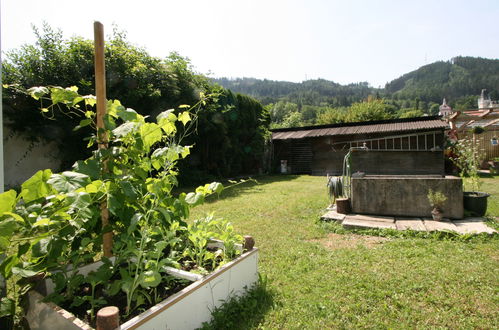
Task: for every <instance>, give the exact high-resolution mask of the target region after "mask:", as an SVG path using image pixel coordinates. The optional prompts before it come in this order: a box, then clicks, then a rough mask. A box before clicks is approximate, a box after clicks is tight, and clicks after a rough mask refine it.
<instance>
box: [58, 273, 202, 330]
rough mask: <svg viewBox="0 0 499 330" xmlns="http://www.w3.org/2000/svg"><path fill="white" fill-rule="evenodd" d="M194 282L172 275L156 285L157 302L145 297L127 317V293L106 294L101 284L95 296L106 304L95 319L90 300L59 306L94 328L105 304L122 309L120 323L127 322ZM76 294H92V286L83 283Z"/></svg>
mask: <svg viewBox="0 0 499 330" xmlns="http://www.w3.org/2000/svg"><path fill="white" fill-rule="evenodd" d="M191 283H192V282H190V281H187V280H183V279H178V278H174V277H172V278H171V280H170V281H168V282H166V283H161V284H159V285H158V286H157V287H156V290H157V292H156V295H157V296H158V297H159V299H158V300H157V302H153V301H149V300H148V299H147V298H145V297H144V304H142V305H141V306H139V307H137V308H136V309H135V310H133V311H132V312H131V313H130V314H129V315H127V316H126V317H125V310H126V305H127V300H126V294H125V293H124V292H123V291H121V290H120V291H119V292H118V293H117V294H116V295H114V296H106V294H105V292H104V290H103V286H102V285H99V286H97V287H96V289H95V297H96V299H99V297H102V298H104V299H105V300H106V304H105V305H103V306H101V307H99V308H97V309H96V310H95V311H94V319H93V320H91V318H90V309H91V304H90V302H85V303H83V304H81V305H80V306H71V303H72V302H71V301H69V300H67V301H64V302H62V303H59V306H60V307H62V308H64V309H65V310H67V311H69V312H71V313H72V314H74V315H75V316H76V317H77V318H79V319H80V320H82V321H84V322H85V323H87V324H89V325H90V326H92V327H93V328H95V326H96V324H95V319H96V315H97V311H98V310H99V309H100V308H102V307H105V306H116V307H118V308H119V310H120V323H125V322H126V321H128V320H130V319H132V318H134V317H135V316H137V315H139V314H141V313H142V312H144V311H145V310H147V309H149V308H151V307H153V306H154V305H155V304H157V303H159V302H161V301H163V300H165V299H166V298H168V297H169V296H171V295H173V294H175V293H177V292H179V291H181V290H182V289H184V288H186V287H187V286H189V285H190V284H191ZM75 295H76V296H89V295H91V287H90V285H88V284H85V285H82V286H81V287H80V288H79V289H78V290H77V293H76V294H75Z"/></svg>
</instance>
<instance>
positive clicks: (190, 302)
mask: <svg viewBox="0 0 499 330" xmlns="http://www.w3.org/2000/svg"><path fill="white" fill-rule="evenodd" d="M94 267H95V268H97V267H98V266H94ZM174 273H178V277H181V278H184V279H190V280H191V281H193V283H191V284H190V285H189V286H187V287H186V288H184V289H183V290H181V291H179V292H177V293H175V294H174V295H172V296H170V297H168V298H167V299H165V300H163V301H162V302H160V303H159V304H157V305H155V306H153V307H151V308H150V309H148V310H146V311H145V312H143V313H142V314H140V315H138V316H136V317H134V318H132V319H130V320H128V321H126V322H125V323H123V324H122V325H121V326H120V327H119V329H195V328H199V327H201V326H202V324H203V322H208V321H210V320H211V312H212V311H213V310H214V309H215V308H217V307H220V306H221V305H222V304H223V302H224V301H226V300H228V299H229V298H230V297H232V296H241V295H244V294H245V292H246V290H247V289H249V288H251V287H252V286H253V285H255V284H256V283H257V281H258V249H257V248H254V249H252V250H251V251H248V252H245V253H243V254H242V255H240V256H239V257H238V258H236V259H234V260H232V261H231V262H229V263H227V264H226V265H224V266H222V267H221V268H219V269H217V270H216V271H214V272H212V273H210V274H208V275H206V276H201V275H199V274H193V273H189V272H185V271H181V270H176V269H172V272H171V273H170V274H171V275H174V276H175V274H174ZM47 287H50V286H47ZM42 299H43V296H42V295H41V294H40V293H38V292H36V291H33V290H32V291H30V292H28V301H29V308H28V312H27V315H26V319H27V320H28V322H29V325H30V328H31V329H32V330H35V329H38V330H53V329H62V330H64V329H74V330H77V329H87V330H89V329H92V328H91V327H90V326H89V325H88V324H86V323H85V322H83V321H81V320H80V319H78V318H76V317H75V316H74V315H73V314H71V313H70V312H68V311H66V310H64V309H62V308H60V307H58V306H56V305H54V304H53V303H50V302H48V303H45V302H43V301H41V300H42Z"/></svg>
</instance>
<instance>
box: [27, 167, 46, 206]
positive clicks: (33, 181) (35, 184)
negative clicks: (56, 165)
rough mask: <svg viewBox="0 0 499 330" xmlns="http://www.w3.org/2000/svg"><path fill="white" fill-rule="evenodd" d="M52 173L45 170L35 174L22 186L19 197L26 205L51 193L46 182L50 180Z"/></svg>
mask: <svg viewBox="0 0 499 330" xmlns="http://www.w3.org/2000/svg"><path fill="white" fill-rule="evenodd" d="M51 175H52V171H51V170H49V169H47V170H43V171H38V172H36V173H35V174H34V175H33V176H32V177H31V178H29V179H28V180H26V181H25V182H24V183H23V184H22V185H21V187H22V190H21V194H20V195H19V196H21V197H22V198H23V200H24V201H25V202H26V203H29V202H31V201H34V200H36V199H39V198H41V197H44V196H47V195H49V194H50V193H52V192H53V189H52V187H51V186H50V184H48V183H47V181H48V180H49V179H50V176H51Z"/></svg>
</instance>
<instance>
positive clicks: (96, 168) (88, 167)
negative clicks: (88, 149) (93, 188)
mask: <svg viewBox="0 0 499 330" xmlns="http://www.w3.org/2000/svg"><path fill="white" fill-rule="evenodd" d="M73 169H74V170H75V171H76V172H78V173H82V174H86V175H88V176H89V177H90V179H92V180H96V179H98V178H99V175H100V165H99V162H98V161H97V160H96V159H87V160H79V161H77V162H76V163H75V164H74V165H73Z"/></svg>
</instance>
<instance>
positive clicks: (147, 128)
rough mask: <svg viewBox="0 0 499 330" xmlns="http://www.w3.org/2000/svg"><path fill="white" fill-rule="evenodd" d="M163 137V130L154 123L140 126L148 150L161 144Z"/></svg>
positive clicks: (141, 135)
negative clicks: (156, 144)
mask: <svg viewBox="0 0 499 330" xmlns="http://www.w3.org/2000/svg"><path fill="white" fill-rule="evenodd" d="M162 136H163V134H162V133H161V128H160V127H159V126H158V125H156V124H154V123H145V124H143V125H142V126H140V137H141V138H142V142H143V143H144V147H145V148H146V149H149V148H150V147H151V146H152V145H153V144H155V143H156V142H159V141H160V140H161V137H162Z"/></svg>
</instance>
